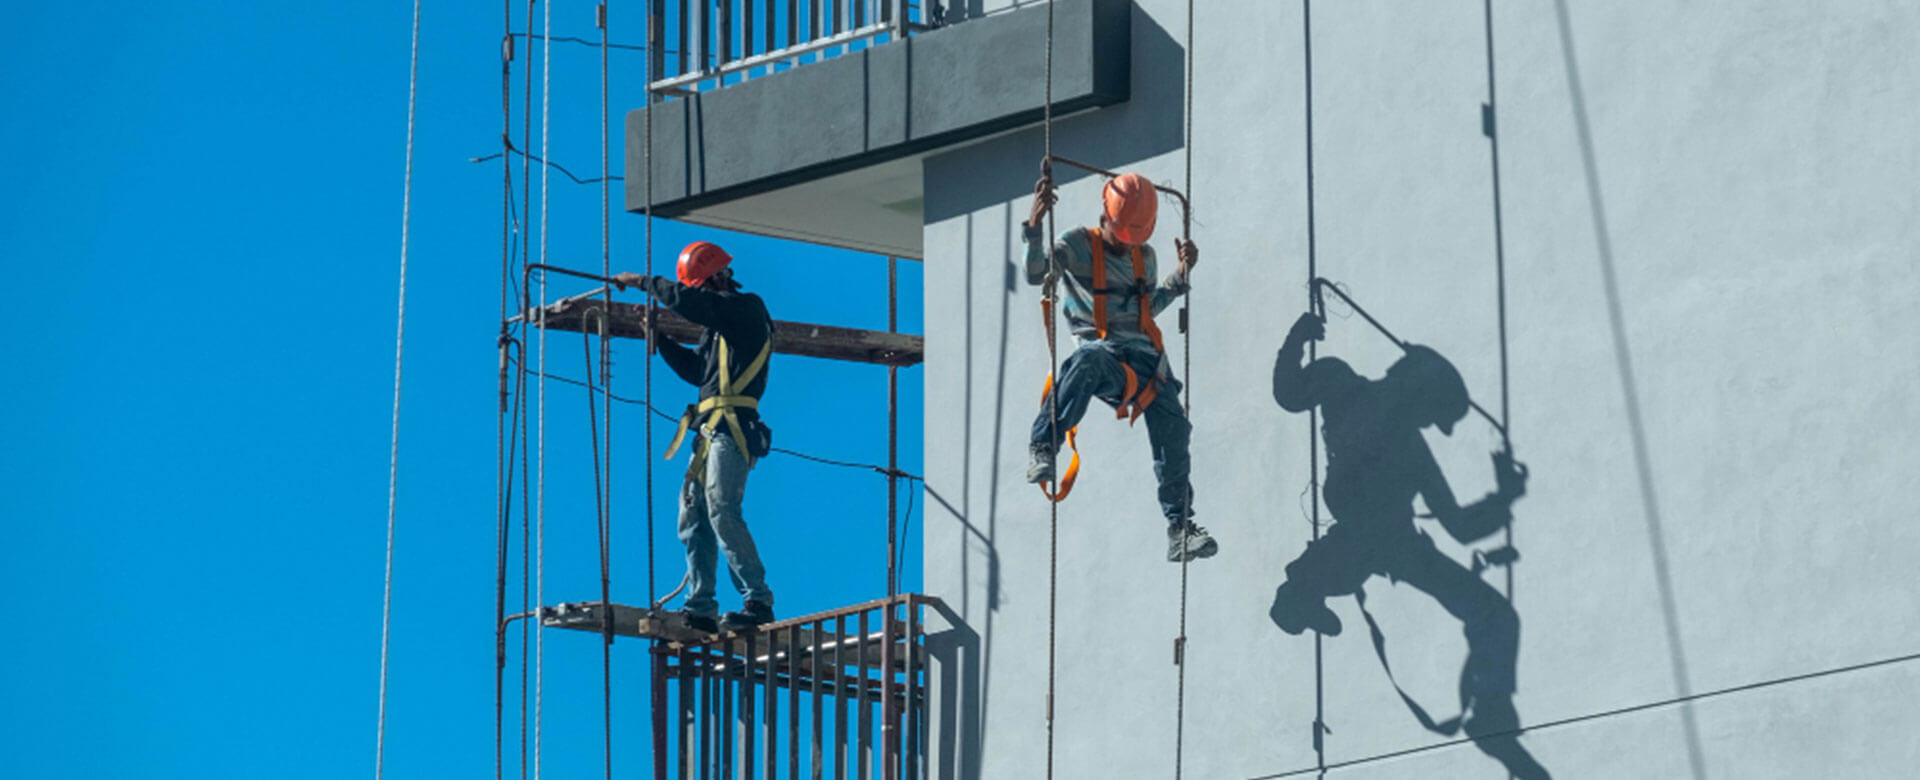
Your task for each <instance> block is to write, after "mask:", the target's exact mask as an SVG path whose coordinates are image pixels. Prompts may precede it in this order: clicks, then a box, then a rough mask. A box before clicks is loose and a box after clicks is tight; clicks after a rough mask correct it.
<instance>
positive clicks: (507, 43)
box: [493, 0, 519, 780]
mask: <svg viewBox="0 0 1920 780" xmlns="http://www.w3.org/2000/svg"><path fill="white" fill-rule="evenodd" d="M501 7H502V15H503V17H504V21H503V22H502V23H501V29H502V30H503V31H511V30H512V28H513V0H503V2H502V3H501ZM512 131H513V38H512V36H511V34H510V32H509V33H508V34H505V35H503V36H502V38H501V44H500V139H501V144H502V146H505V145H506V144H507V143H508V137H507V136H508V134H509V133H511V132H512ZM500 170H501V172H502V174H503V176H502V179H501V184H500V321H501V322H502V323H504V322H506V320H507V310H508V306H507V303H508V298H507V290H508V286H509V285H511V284H512V280H513V271H512V269H513V234H514V228H515V227H517V224H516V222H515V220H514V215H513V160H511V159H509V158H507V157H506V156H505V155H501V157H500ZM513 343H514V342H513V340H512V338H511V336H510V335H509V333H508V330H507V326H506V325H504V324H503V325H501V327H500V359H501V364H500V405H501V406H500V420H499V421H498V422H497V423H495V428H496V430H497V433H498V435H497V436H496V438H495V441H494V452H495V453H497V455H496V458H497V463H496V467H495V471H494V485H495V488H494V503H495V508H496V509H497V510H498V512H499V514H500V523H499V538H500V541H499V547H498V556H499V566H498V569H497V571H496V573H495V575H494V589H495V592H494V619H493V624H494V626H495V627H496V628H495V629H494V640H493V641H494V667H493V780H505V777H506V771H507V767H506V740H507V732H506V728H507V727H506V721H507V715H506V707H507V628H506V619H507V546H508V540H509V538H510V537H509V535H508V534H509V533H510V532H511V529H512V527H513V512H512V508H511V507H512V505H513V498H512V489H511V488H510V487H509V486H508V484H507V481H508V480H509V479H511V478H512V475H513V466H512V463H513V455H512V454H510V453H509V451H508V448H509V447H510V446H511V445H510V444H509V443H508V442H511V441H515V439H512V438H510V435H509V433H508V431H509V430H510V429H511V430H512V431H513V433H514V434H518V433H519V431H518V428H517V427H516V426H517V425H518V424H519V416H518V414H517V412H518V411H519V407H518V405H515V406H514V407H513V410H514V412H516V414H514V416H513V418H512V422H511V423H509V422H508V407H507V395H506V394H507V384H506V383H507V364H506V362H505V361H506V355H507V348H508V347H509V346H510V345H512V344H513Z"/></svg>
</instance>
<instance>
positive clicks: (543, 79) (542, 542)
mask: <svg viewBox="0 0 1920 780" xmlns="http://www.w3.org/2000/svg"><path fill="white" fill-rule="evenodd" d="M528 13H532V11H531V9H529V11H528ZM541 14H542V17H543V21H542V22H541V24H542V25H543V26H542V32H543V33H550V32H551V31H552V29H553V4H552V3H546V4H545V5H543V6H542V8H541ZM552 84H553V46H552V45H551V44H549V45H545V46H541V47H540V156H541V157H546V156H547V144H548V141H549V140H550V139H551V138H552V136H553V133H552V132H551V127H552V124H551V116H552V104H553V100H552ZM549 178H550V174H549V173H548V168H547V167H545V166H542V167H541V169H540V263H541V264H542V265H545V264H546V262H547V213H548V210H549V209H548V206H549V205H550V198H549V193H550V191H551V190H550V189H549V183H550V182H549V181H548V180H549ZM546 299H547V275H546V274H545V273H541V274H540V300H542V301H544V300H546ZM546 324H547V312H546V309H545V307H542V308H541V310H540V370H541V373H546V368H547V328H546ZM539 399H540V400H539V402H538V406H539V414H540V423H539V429H540V432H539V440H540V457H539V460H540V466H539V479H540V483H539V484H540V487H539V491H538V492H539V496H538V497H537V498H536V499H535V500H534V505H535V507H536V508H535V514H536V519H535V521H534V522H535V531H534V537H535V544H536V547H535V550H534V555H533V557H534V578H535V582H534V600H535V602H537V603H539V604H546V603H547V593H546V588H547V575H546V564H547V387H546V383H545V382H541V383H540V388H539ZM533 635H534V638H533V647H534V651H533V652H534V660H533V777H534V780H539V778H540V747H541V745H540V737H541V728H540V727H541V715H542V711H541V710H542V705H543V704H544V701H543V696H542V694H543V693H544V691H543V690H542V689H543V685H544V683H545V682H546V663H545V662H546V632H545V631H535V632H533Z"/></svg>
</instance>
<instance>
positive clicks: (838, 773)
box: [833, 0, 847, 778]
mask: <svg viewBox="0 0 1920 780" xmlns="http://www.w3.org/2000/svg"><path fill="white" fill-rule="evenodd" d="M834 2H835V5H836V6H837V5H838V4H839V0H834ZM833 623H834V633H836V634H841V635H845V634H846V633H847V616H846V615H844V614H842V615H835V616H834V618H833ZM833 667H834V669H835V670H836V671H837V670H842V669H845V668H847V658H846V646H845V645H836V646H835V647H834V648H833ZM833 776H834V777H837V778H844V777H846V776H847V700H846V697H843V696H838V695H836V696H835V697H834V699H833Z"/></svg>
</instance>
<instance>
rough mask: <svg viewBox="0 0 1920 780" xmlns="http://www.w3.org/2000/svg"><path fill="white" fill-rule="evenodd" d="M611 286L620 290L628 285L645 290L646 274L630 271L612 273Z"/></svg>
mask: <svg viewBox="0 0 1920 780" xmlns="http://www.w3.org/2000/svg"><path fill="white" fill-rule="evenodd" d="M613 286H615V287H618V288H620V289H622V290H625V289H627V288H628V287H639V288H641V289H642V290H645V289H646V287H647V275H646V274H636V273H633V272H631V271H626V272H621V273H617V274H614V275H613Z"/></svg>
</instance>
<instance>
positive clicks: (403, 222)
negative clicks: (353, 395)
mask: <svg viewBox="0 0 1920 780" xmlns="http://www.w3.org/2000/svg"><path fill="white" fill-rule="evenodd" d="M419 84H420V0H414V2H413V32H412V40H411V43H410V45H409V53H408V55H407V154H406V172H405V173H404V174H403V176H402V184H401V186H400V291H399V296H398V297H399V304H398V311H397V313H396V314H395V315H394V333H393V421H392V427H391V428H390V430H389V434H390V437H389V440H388V441H389V444H388V448H387V551H386V576H385V577H384V582H383V584H382V586H381V596H380V705H379V715H378V717H377V723H376V725H375V727H374V728H375V732H374V740H373V777H374V780H379V779H380V778H381V777H382V775H383V774H384V773H385V771H386V755H387V660H388V651H389V650H390V648H391V644H390V640H391V636H392V629H393V529H394V517H395V509H396V505H397V499H398V497H399V488H400V378H401V358H402V357H403V356H404V355H405V354H406V343H407V338H406V337H407V250H408V247H407V241H408V238H409V235H408V229H409V227H410V226H411V225H412V224H413V126H414V108H415V106H416V100H415V98H416V95H417V94H418V89H419Z"/></svg>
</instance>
